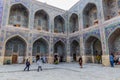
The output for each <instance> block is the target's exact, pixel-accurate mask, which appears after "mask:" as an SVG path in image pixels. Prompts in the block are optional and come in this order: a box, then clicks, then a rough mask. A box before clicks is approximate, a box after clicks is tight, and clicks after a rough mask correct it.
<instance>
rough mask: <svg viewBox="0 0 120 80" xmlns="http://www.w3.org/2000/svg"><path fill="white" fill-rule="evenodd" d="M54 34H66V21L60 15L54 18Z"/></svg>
mask: <svg viewBox="0 0 120 80" xmlns="http://www.w3.org/2000/svg"><path fill="white" fill-rule="evenodd" d="M54 32H55V33H64V32H65V20H64V18H63V17H62V16H60V15H58V16H56V17H55V18H54Z"/></svg>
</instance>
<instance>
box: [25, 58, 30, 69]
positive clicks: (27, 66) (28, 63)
mask: <svg viewBox="0 0 120 80" xmlns="http://www.w3.org/2000/svg"><path fill="white" fill-rule="evenodd" d="M29 68H30V62H29V61H28V59H27V60H26V67H25V68H24V71H25V70H26V69H27V71H29Z"/></svg>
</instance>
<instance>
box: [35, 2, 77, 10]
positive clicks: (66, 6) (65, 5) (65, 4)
mask: <svg viewBox="0 0 120 80" xmlns="http://www.w3.org/2000/svg"><path fill="white" fill-rule="evenodd" d="M37 1H40V2H43V3H46V4H49V5H52V6H55V7H58V8H60V9H64V10H69V9H70V8H71V7H72V6H73V5H74V4H75V3H77V2H78V1H79V0H37Z"/></svg>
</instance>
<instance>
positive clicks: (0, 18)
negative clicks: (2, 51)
mask: <svg viewBox="0 0 120 80" xmlns="http://www.w3.org/2000/svg"><path fill="white" fill-rule="evenodd" d="M3 1H4V0H0V28H1V23H2V14H3Z"/></svg>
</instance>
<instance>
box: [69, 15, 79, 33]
mask: <svg viewBox="0 0 120 80" xmlns="http://www.w3.org/2000/svg"><path fill="white" fill-rule="evenodd" d="M69 23H70V26H69V29H70V32H71V33H74V32H76V31H78V30H79V23H78V15H77V14H75V13H73V14H72V15H71V16H70V19H69Z"/></svg>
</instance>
